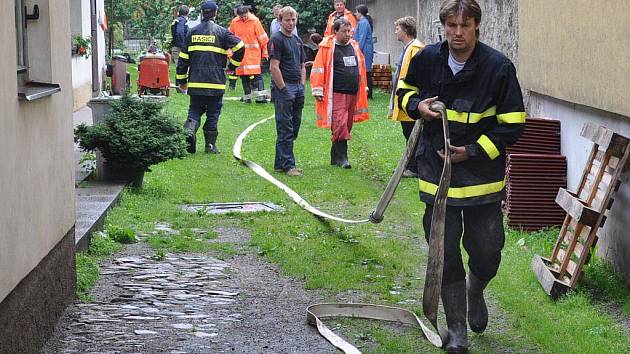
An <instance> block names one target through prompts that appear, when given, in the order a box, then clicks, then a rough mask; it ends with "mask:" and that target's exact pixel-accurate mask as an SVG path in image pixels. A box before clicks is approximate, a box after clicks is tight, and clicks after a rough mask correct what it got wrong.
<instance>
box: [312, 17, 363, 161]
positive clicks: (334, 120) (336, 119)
mask: <svg viewBox="0 0 630 354" xmlns="http://www.w3.org/2000/svg"><path fill="white" fill-rule="evenodd" d="M333 30H334V34H333V35H331V36H328V37H326V38H325V39H324V41H322V43H321V44H320V48H319V51H318V52H317V56H316V57H315V62H314V63H313V69H312V70H311V88H312V90H313V96H315V99H316V100H317V102H316V103H315V113H316V115H317V125H318V126H320V127H322V128H328V127H330V128H331V130H332V139H331V140H332V147H331V149H330V164H331V165H335V166H339V167H343V168H351V165H350V162H348V140H350V139H352V133H351V132H352V125H353V123H355V122H362V121H365V120H367V119H368V118H369V113H368V110H367V108H368V106H367V85H366V84H367V77H366V71H365V58H364V57H363V53H361V49H360V48H359V44H358V43H357V42H356V41H355V40H353V39H352V38H351V31H352V27H351V25H350V21H348V20H347V19H345V18H341V19H338V20H336V21H335V22H334V23H333ZM330 81H332V85H331V82H330ZM331 86H332V87H331ZM330 88H332V90H330ZM331 91H332V92H331Z"/></svg>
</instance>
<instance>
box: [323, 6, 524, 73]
mask: <svg viewBox="0 0 630 354" xmlns="http://www.w3.org/2000/svg"><path fill="white" fill-rule="evenodd" d="M517 1H518V0H495V1H479V6H481V11H482V19H481V27H480V32H481V36H480V39H481V41H483V42H484V43H486V44H488V45H490V46H492V47H493V48H496V49H498V50H499V51H501V52H502V53H504V54H505V55H507V56H508V58H510V59H511V60H512V61H513V62H514V63H515V64H516V65H517V66H518V60H517V59H518V58H517V55H516V53H517V51H518V16H517ZM359 3H365V4H366V5H367V6H368V8H369V10H370V15H371V16H372V17H373V19H374V37H376V38H377V39H378V41H377V42H376V43H375V44H374V48H375V50H377V51H380V52H386V53H390V62H391V64H395V62H396V60H397V58H398V56H399V55H400V52H401V50H402V48H403V45H402V43H400V42H398V41H397V40H396V35H395V34H394V21H396V20H397V19H399V18H401V17H403V16H412V17H414V18H416V19H417V20H418V39H419V40H421V41H423V42H424V43H427V44H429V43H435V42H437V41H438V40H439V33H440V32H442V33H443V32H444V31H443V30H442V29H441V27H442V26H441V24H440V23H439V12H440V5H441V4H442V1H441V0H397V1H387V0H372V1H367V2H366V1H363V0H349V1H348V2H347V4H348V7H349V8H354V7H355V6H356V5H357V4H359ZM331 11H332V6H331ZM435 21H437V23H436V22H435Z"/></svg>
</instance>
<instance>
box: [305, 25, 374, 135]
mask: <svg viewBox="0 0 630 354" xmlns="http://www.w3.org/2000/svg"><path fill="white" fill-rule="evenodd" d="M350 44H351V45H352V48H354V52H355V53H356V55H357V61H358V63H359V92H358V93H357V95H358V96H359V97H358V100H357V107H356V109H355V111H354V116H353V119H352V121H353V122H355V123H358V122H363V121H365V120H368V119H369V118H370V113H369V112H368V100H367V75H366V73H365V58H364V57H363V53H361V49H359V43H357V42H356V41H355V40H354V39H351V40H350ZM334 53H335V36H328V37H326V38H324V40H323V41H322V42H321V43H320V44H319V51H318V52H317V56H316V57H315V62H314V63H313V68H312V69H311V89H312V92H313V96H323V97H324V99H323V100H321V101H317V100H316V101H315V114H316V115H317V121H316V123H317V126H318V127H320V128H329V127H330V125H331V123H332V106H333V91H332V88H333V72H334V69H333V62H334V59H335V58H334V57H335V56H334Z"/></svg>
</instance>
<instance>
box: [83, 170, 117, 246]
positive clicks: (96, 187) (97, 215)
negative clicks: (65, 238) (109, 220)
mask: <svg viewBox="0 0 630 354" xmlns="http://www.w3.org/2000/svg"><path fill="white" fill-rule="evenodd" d="M124 188H125V184H124V183H119V182H100V181H90V182H87V183H84V184H83V185H82V186H79V187H77V188H75V192H76V201H75V207H76V222H75V239H74V240H75V247H76V249H77V251H83V250H86V249H88V247H89V246H90V238H91V234H92V232H94V231H97V230H98V229H100V228H102V227H103V221H104V220H105V216H106V215H107V211H108V210H109V209H110V208H111V207H112V206H113V205H114V204H115V203H116V202H117V201H118V198H119V197H120V194H121V193H122V191H123V189H124Z"/></svg>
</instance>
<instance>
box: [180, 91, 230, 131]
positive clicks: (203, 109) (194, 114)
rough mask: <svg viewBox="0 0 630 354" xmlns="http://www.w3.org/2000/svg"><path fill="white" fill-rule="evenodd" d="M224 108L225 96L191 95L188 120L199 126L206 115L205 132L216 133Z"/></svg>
mask: <svg viewBox="0 0 630 354" xmlns="http://www.w3.org/2000/svg"><path fill="white" fill-rule="evenodd" d="M222 107H223V96H201V95H191V96H190V106H189V107H188V119H189V120H193V121H195V122H197V124H196V126H199V124H200V122H201V116H202V115H203V114H204V113H205V114H206V122H205V123H204V125H203V131H204V132H209V131H216V130H217V124H218V123H219V116H220V115H221V108H222Z"/></svg>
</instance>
